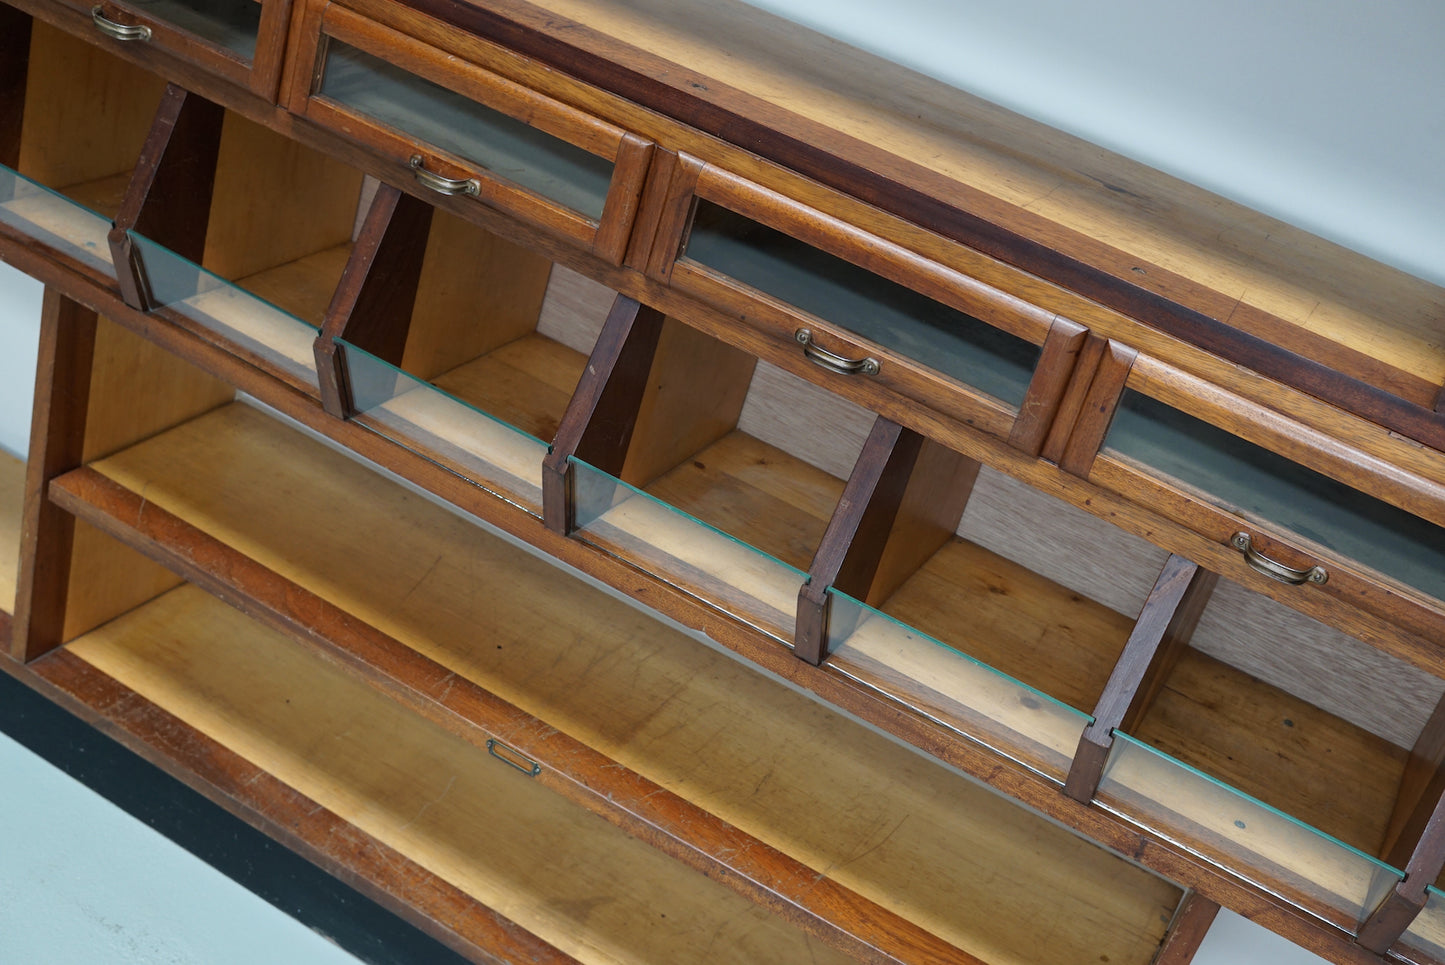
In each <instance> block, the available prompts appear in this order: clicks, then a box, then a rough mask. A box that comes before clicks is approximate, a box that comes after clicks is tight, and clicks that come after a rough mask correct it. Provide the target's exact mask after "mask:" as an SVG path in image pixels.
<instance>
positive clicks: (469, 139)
mask: <svg viewBox="0 0 1445 965" xmlns="http://www.w3.org/2000/svg"><path fill="white" fill-rule="evenodd" d="M318 93H320V94H321V95H322V96H325V97H328V98H330V99H331V100H334V101H336V102H337V103H338V104H343V105H345V106H346V107H348V108H350V109H351V110H353V111H356V112H357V113H359V114H365V115H366V116H368V117H374V118H376V119H377V120H379V121H381V122H382V123H384V124H386V125H388V126H390V127H393V128H396V129H397V130H398V131H402V132H404V133H405V134H407V135H409V136H411V137H414V138H418V139H420V140H422V141H425V142H427V143H428V144H432V145H435V146H436V147H438V148H441V149H442V150H443V151H448V152H450V153H452V154H455V155H457V156H458V157H463V158H466V159H467V160H468V161H471V162H473V163H475V164H477V165H479V166H480V167H483V168H486V169H487V170H488V171H491V172H492V173H493V174H495V175H497V176H498V177H501V178H505V179H507V180H508V181H512V182H514V183H516V184H520V185H521V186H522V187H524V188H527V189H528V190H531V191H534V192H536V193H537V194H540V195H542V196H543V197H547V198H550V199H552V200H553V201H556V202H558V203H560V204H562V205H565V206H566V207H568V208H571V209H572V210H574V211H578V212H581V213H582V214H584V215H586V216H587V217H589V218H591V219H592V220H593V221H598V220H600V219H601V217H602V206H603V203H604V202H605V201H606V200H607V188H608V185H609V184H611V182H612V162H611V161H610V160H607V159H605V158H600V157H597V156H596V155H595V154H590V153H588V152H587V151H584V150H582V149H581V148H579V147H575V146H574V145H571V144H568V143H567V142H566V141H561V140H558V139H557V138H555V137H553V136H552V135H550V134H547V133H545V132H543V131H539V130H537V129H536V128H535V127H531V126H529V125H527V124H524V123H522V122H521V121H518V120H515V119H513V118H511V117H508V116H507V115H506V114H501V113H498V112H497V111H494V110H492V109H491V108H488V107H483V106H482V105H481V104H478V103H477V102H476V101H473V100H471V99H469V98H467V97H464V96H463V95H461V94H458V93H456V92H455V91H451V90H447V89H446V88H445V87H441V86H439V85H437V84H433V83H432V82H431V81H429V80H423V79H422V78H420V77H417V76H416V75H414V74H409V73H407V72H406V71H404V70H402V69H401V68H400V67H397V66H394V65H392V64H389V63H387V62H386V61H384V60H381V59H379V58H376V57H373V56H371V55H370V54H367V53H363V52H361V51H359V50H357V49H355V48H354V47H348V46H347V45H346V44H343V43H341V42H339V41H336V40H332V41H330V42H329V43H328V45H327V48H326V65H325V72H324V73H323V74H322V78H321V89H320V91H318Z"/></svg>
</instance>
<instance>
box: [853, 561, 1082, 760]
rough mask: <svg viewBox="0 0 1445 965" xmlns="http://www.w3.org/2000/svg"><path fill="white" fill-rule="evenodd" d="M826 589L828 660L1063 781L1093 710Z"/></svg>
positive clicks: (961, 731) (934, 716) (894, 696)
mask: <svg viewBox="0 0 1445 965" xmlns="http://www.w3.org/2000/svg"><path fill="white" fill-rule="evenodd" d="M828 597H829V604H828V654H829V656H828V666H830V667H832V668H833V669H835V670H839V671H842V672H843V673H845V674H847V675H848V676H849V677H852V678H854V679H855V680H858V681H859V682H860V683H863V684H866V685H867V686H869V687H872V688H873V689H875V690H879V691H881V692H883V693H885V694H887V695H889V696H890V697H893V698H894V699H896V700H900V701H902V702H903V703H904V704H906V705H907V706H909V707H911V708H913V709H914V710H917V711H920V712H922V713H925V714H927V715H928V716H929V717H930V718H932V719H933V720H936V721H938V722H940V723H942V724H945V725H947V726H948V727H949V728H951V729H953V730H956V731H958V732H959V733H961V734H963V735H964V736H966V737H969V738H971V739H973V740H975V741H977V742H979V743H981V744H984V745H985V746H987V747H990V748H992V749H994V750H996V751H999V752H1000V753H1002V754H1004V755H1006V756H1007V757H1010V758H1012V759H1013V760H1016V761H1019V762H1020V763H1022V764H1025V765H1027V766H1028V767H1030V768H1032V769H1034V770H1036V771H1038V772H1039V773H1041V774H1044V775H1046V776H1048V777H1051V778H1053V779H1054V780H1055V781H1058V782H1059V783H1060V784H1062V783H1063V782H1064V779H1065V778H1066V777H1067V776H1068V772H1069V764H1070V762H1071V761H1072V760H1073V757H1074V751H1075V750H1076V749H1077V747H1078V744H1079V737H1080V736H1081V735H1082V734H1083V732H1084V728H1085V727H1087V726H1088V725H1089V724H1090V723H1091V722H1092V720H1093V718H1091V717H1090V716H1089V715H1088V714H1084V713H1081V712H1079V711H1077V710H1075V709H1074V708H1072V707H1070V706H1068V705H1067V704H1064V703H1061V702H1060V701H1058V700H1055V699H1054V698H1052V697H1050V696H1049V695H1047V694H1045V693H1042V692H1040V691H1038V690H1035V689H1034V688H1032V687H1030V686H1028V685H1027V684H1024V683H1021V682H1020V681H1017V680H1015V679H1013V678H1012V677H1009V676H1008V675H1006V674H1003V673H1000V672H999V671H997V670H995V669H993V668H992V667H990V666H988V665H987V664H985V663H982V662H980V661H978V660H975V659H974V658H973V657H970V656H968V655H967V654H965V653H961V652H959V651H957V650H955V649H953V648H952V647H949V646H947V645H945V644H943V643H940V642H939V641H937V640H935V639H933V638H932V637H929V636H927V635H925V634H922V633H919V632H918V631H917V630H914V629H912V628H911V627H909V626H907V625H905V624H903V623H900V622H899V621H897V620H895V619H894V618H892V617H890V616H889V615H888V614H886V613H882V612H880V611H878V610H875V609H873V608H872V607H870V606H868V605H866V604H864V603H860V602H859V601H857V600H855V599H853V598H852V597H851V596H848V595H847V594H846V593H842V592H840V591H838V590H836V589H832V588H830V589H829V590H828Z"/></svg>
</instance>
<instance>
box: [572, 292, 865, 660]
mask: <svg viewBox="0 0 1445 965" xmlns="http://www.w3.org/2000/svg"><path fill="white" fill-rule="evenodd" d="M790 409H791V410H794V411H792V412H790V411H789V410H790ZM803 409H807V410H808V411H809V412H813V413H817V412H823V413H825V414H826V415H825V417H824V418H823V419H821V420H818V421H815V420H813V419H811V418H801V419H800V418H797V417H796V413H797V412H798V411H802V410H803ZM778 416H781V418H778ZM860 418H861V419H862V420H863V421H864V424H866V419H867V416H866V414H864V413H863V412H862V411H861V410H859V409H858V408H857V407H855V406H853V405H851V404H850V403H848V402H846V401H845V400H842V399H839V398H837V397H836V396H833V395H831V394H830V393H828V392H826V391H825V390H823V389H819V388H816V387H814V386H812V385H811V384H810V383H806V382H803V381H802V380H801V379H798V378H796V377H794V376H792V375H789V374H788V373H786V372H784V371H783V370H781V369H778V368H776V367H774V366H772V365H768V364H766V363H763V362H760V361H759V360H758V359H757V358H756V357H754V356H752V355H750V354H748V353H746V352H744V351H741V350H739V349H736V348H733V347H731V346H729V345H726V344H724V343H722V342H720V341H718V340H716V339H714V338H712V337H711V336H709V335H706V334H704V333H703V332H701V331H698V330H697V329H694V328H691V327H689V326H687V325H685V324H683V323H681V322H679V321H677V320H676V319H673V318H669V317H666V316H664V314H663V313H661V312H659V311H657V310H655V309H652V308H650V307H648V306H643V305H640V304H639V303H637V302H634V301H631V300H629V299H619V301H618V304H617V306H616V307H615V308H614V311H613V312H612V313H611V315H610V316H609V318H608V323H607V328H606V329H605V330H604V332H603V334H602V336H601V338H600V340H599V348H598V351H597V352H595V353H594V354H593V356H592V359H591V362H590V364H589V366H588V372H587V375H586V377H585V378H584V380H583V382H582V383H581V384H580V385H579V387H578V390H577V394H576V396H575V397H574V399H573V402H572V405H571V407H570V408H569V410H568V413H567V416H566V418H565V419H564V424H563V428H562V431H561V432H560V433H559V435H558V439H557V442H556V445H555V446H554V448H553V452H552V453H551V455H550V456H549V457H548V462H547V465H548V474H547V475H546V476H545V477H544V480H545V482H546V484H547V485H549V486H551V487H552V489H551V491H550V493H549V499H550V500H552V501H551V502H549V509H548V513H549V515H548V522H549V525H552V526H553V528H555V529H558V530H562V531H566V532H568V533H570V534H572V535H574V536H575V537H576V538H578V539H580V540H583V541H584V542H587V543H590V544H591V545H593V546H596V547H598V548H600V549H602V550H605V551H606V552H608V553H611V554H613V555H615V556H618V557H620V558H622V559H625V560H627V561H629V562H631V563H633V564H636V565H638V566H640V567H641V568H643V569H644V570H647V571H649V572H652V573H655V574H657V575H658V576H659V577H660V578H661V579H663V580H665V581H667V582H668V583H671V584H673V585H675V586H678V587H680V588H682V589H683V590H684V591H686V592H687V593H689V594H691V595H693V596H695V597H697V598H698V599H701V600H703V601H705V602H707V603H710V604H712V605H714V606H717V607H719V608H721V609H723V610H725V611H726V612H728V613H730V614H732V615H733V616H735V617H737V618H738V619H740V620H742V621H743V622H745V623H747V624H749V625H751V626H753V627H755V628H757V629H759V630H762V631H763V632H764V633H767V634H768V635H770V636H772V637H773V638H774V639H776V640H778V641H780V642H783V643H785V644H789V645H791V644H792V641H793V637H794V622H795V620H794V615H795V612H796V607H797V602H796V601H797V594H798V589H799V587H800V586H801V585H802V584H803V583H804V582H805V581H806V579H807V570H808V567H809V566H810V565H811V562H812V558H813V554H814V553H815V552H816V551H817V549H818V547H819V546H820V545H821V542H822V537H823V531H824V529H825V528H826V527H827V524H828V520H829V518H830V517H831V515H832V513H833V509H834V507H835V506H836V504H837V502H838V499H839V497H840V496H841V494H842V491H843V479H842V478H840V476H841V475H846V473H847V468H848V467H849V466H851V464H852V461H853V460H854V459H855V458H856V456H857V453H858V446H859V444H861V439H860V438H858V437H857V435H856V432H855V431H854V429H853V428H850V426H851V427H856V425H857V423H858V422H859V420H860ZM764 436H766V438H764ZM823 452H829V456H828V458H827V460H826V461H824V460H820V458H819V456H820V453H823ZM821 465H827V466H828V468H820V466H821Z"/></svg>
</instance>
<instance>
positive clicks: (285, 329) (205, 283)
mask: <svg viewBox="0 0 1445 965" xmlns="http://www.w3.org/2000/svg"><path fill="white" fill-rule="evenodd" d="M129 234H130V239H131V241H132V242H134V244H135V246H136V250H137V251H138V252H139V255H140V262H141V269H142V272H143V274H144V277H145V283H146V286H147V287H148V289H149V290H150V296H151V299H152V300H153V301H154V303H155V304H156V305H157V306H164V307H165V308H168V309H170V310H171V311H174V312H178V313H180V314H181V315H182V316H184V317H185V318H188V319H190V320H191V321H193V322H195V323H196V324H197V325H200V326H201V327H203V328H205V329H206V330H208V331H210V332H214V333H215V334H216V335H219V336H220V337H222V338H224V339H225V340H226V341H227V342H229V343H231V344H232V345H235V346H239V347H241V348H243V349H245V350H247V351H249V352H251V353H252V354H254V355H256V356H258V357H260V358H261V359H262V360H263V361H264V362H266V363H268V364H269V365H271V366H274V367H275V368H277V369H279V370H281V371H283V372H286V373H288V374H290V375H293V376H295V377H297V378H299V379H301V380H302V381H303V382H305V383H307V384H309V385H315V384H316V356H315V354H314V352H313V349H312V346H313V345H314V344H315V342H316V335H317V331H318V330H317V328H316V326H314V325H309V324H307V323H306V322H303V321H302V320H301V319H299V318H297V317H296V316H294V315H291V314H289V313H288V312H284V311H282V310H281V309H279V308H277V307H276V306H275V305H272V304H271V303H269V302H267V301H264V300H262V299H260V298H257V297H256V296H255V295H252V294H251V293H250V292H248V291H245V290H244V289H241V288H237V287H236V286H235V285H233V284H231V283H230V282H228V281H226V279H224V278H222V277H220V276H219V275H215V274H212V273H211V272H209V271H207V270H206V269H204V268H202V267H201V266H200V265H197V264H195V263H194V262H191V261H189V260H187V259H185V258H182V257H181V256H180V255H178V254H176V253H175V252H173V251H171V250H170V249H169V248H165V247H163V246H161V245H158V244H156V243H155V242H153V241H150V240H148V239H146V238H144V237H142V236H141V235H138V234H136V233H135V232H134V231H132V232H130V233H129Z"/></svg>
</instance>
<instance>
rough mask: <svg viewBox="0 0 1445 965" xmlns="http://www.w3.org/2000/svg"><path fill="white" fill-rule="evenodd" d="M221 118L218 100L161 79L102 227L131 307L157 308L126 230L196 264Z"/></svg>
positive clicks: (201, 251)
mask: <svg viewBox="0 0 1445 965" xmlns="http://www.w3.org/2000/svg"><path fill="white" fill-rule="evenodd" d="M224 119H225V111H224V110H223V109H222V108H221V107H220V106H219V105H217V104H213V103H212V102H210V101H208V100H206V99H205V98H203V97H200V96H198V95H196V94H192V93H190V92H188V91H186V90H184V89H183V88H181V87H178V86H177V85H175V84H168V85H166V89H165V93H164V94H162V95H161V103H160V107H158V108H157V109H156V115H155V120H154V121H152V123H151V129H150V132H149V134H147V135H146V140H145V146H144V147H143V148H142V149H141V154H140V160H139V161H138V162H137V163H136V167H135V173H134V174H133V175H132V176H131V180H130V185H129V186H128V187H127V188H126V192H125V197H124V198H123V199H122V200H121V206H120V211H119V212H118V213H117V214H116V217H115V225H114V227H113V228H111V231H110V238H109V240H110V251H111V257H112V258H113V259H114V261H115V266H116V280H117V281H118V282H119V284H120V292H121V295H122V297H124V298H125V303H126V304H127V305H129V306H131V307H132V308H136V309H139V310H140V311H143V312H148V311H151V310H153V309H155V308H157V307H158V306H157V304H156V302H155V299H154V297H153V294H152V291H151V287H150V284H149V282H148V281H147V280H146V277H145V268H144V266H143V265H142V263H141V260H140V258H139V256H138V253H137V252H136V250H135V244H134V242H133V241H132V240H131V237H130V232H131V231H132V230H134V231H136V232H139V233H140V234H142V235H144V236H145V237H147V238H149V239H151V240H152V241H155V242H156V243H157V244H160V245H163V246H165V247H166V248H168V249H170V250H171V251H174V252H175V253H176V254H178V255H180V256H181V257H182V258H186V259H189V260H190V261H192V262H195V263H196V264H200V262H201V258H202V256H203V255H204V254H205V250H206V232H207V229H208V227H209V224H210V216H211V199H212V197H213V195H214V191H215V186H216V163H217V161H218V160H219V158H220V153H221V126H222V122H223V121H224Z"/></svg>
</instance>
